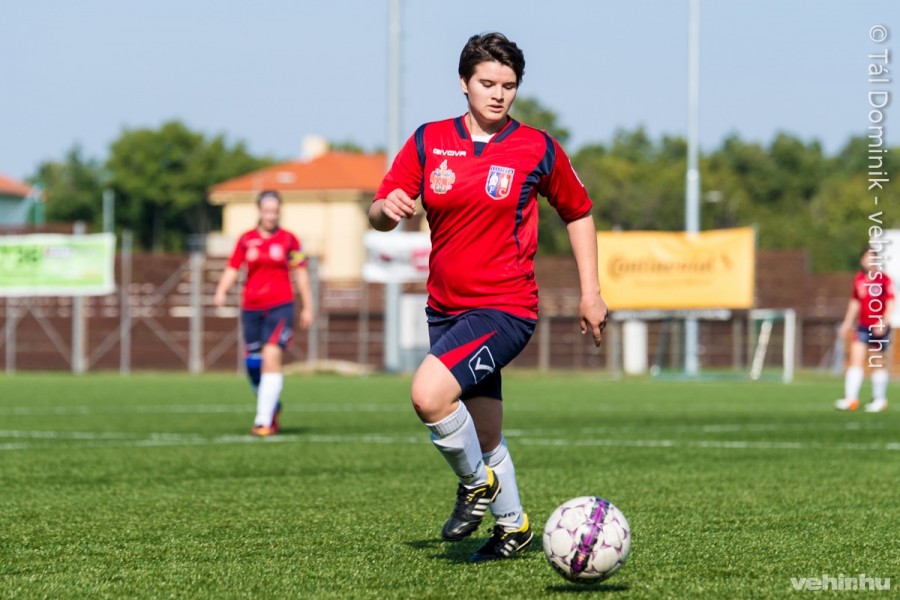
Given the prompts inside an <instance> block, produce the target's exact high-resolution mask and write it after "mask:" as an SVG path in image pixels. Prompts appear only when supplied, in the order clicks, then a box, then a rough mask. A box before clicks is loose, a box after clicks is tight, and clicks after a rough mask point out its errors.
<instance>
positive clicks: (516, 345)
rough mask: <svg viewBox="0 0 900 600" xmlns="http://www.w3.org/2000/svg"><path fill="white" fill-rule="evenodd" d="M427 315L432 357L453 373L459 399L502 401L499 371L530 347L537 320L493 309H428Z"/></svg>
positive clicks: (426, 310)
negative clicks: (444, 311)
mask: <svg viewBox="0 0 900 600" xmlns="http://www.w3.org/2000/svg"><path fill="white" fill-rule="evenodd" d="M425 314H426V315H427V316H428V337H429V338H431V354H433V355H435V356H436V357H437V358H438V359H439V360H440V361H441V362H442V363H444V366H446V367H447V368H448V369H450V372H451V373H453V376H454V377H455V378H456V381H457V382H458V383H459V387H461V388H462V394H460V398H461V399H463V400H467V399H469V398H475V397H477V396H487V397H488V398H497V399H498V400H502V399H503V394H502V393H501V390H500V387H501V380H500V369H502V368H503V367H505V366H506V365H508V364H509V363H510V362H511V361H512V359H514V358H515V357H516V356H518V355H519V353H520V352H521V351H522V350H523V349H524V348H525V346H527V345H528V340H530V339H531V336H532V334H533V333H534V328H535V325H537V321H532V320H531V319H523V318H521V317H516V316H513V315H511V314H509V313H505V312H503V311H500V310H493V309H475V310H470V311H467V312H464V313H461V314H458V315H445V314H442V313H439V312H438V311H436V310H434V309H432V308H430V307H428V308H426V309H425Z"/></svg>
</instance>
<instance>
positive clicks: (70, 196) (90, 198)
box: [30, 146, 104, 228]
mask: <svg viewBox="0 0 900 600" xmlns="http://www.w3.org/2000/svg"><path fill="white" fill-rule="evenodd" d="M103 178H104V174H103V169H102V167H101V166H100V164H99V163H98V162H97V161H96V160H93V159H89V158H85V157H84V156H83V154H82V150H81V148H80V147H79V146H74V147H72V148H71V149H70V150H69V151H68V152H66V156H65V158H63V160H62V161H60V162H53V161H50V162H44V163H42V164H41V165H40V166H39V167H38V170H37V173H36V174H35V175H34V176H33V177H31V178H30V179H31V181H32V182H34V183H38V184H40V185H41V187H42V188H43V190H44V201H45V210H46V212H45V217H46V219H47V220H48V221H51V222H71V221H84V222H85V223H88V224H90V225H92V226H93V227H94V228H99V226H101V221H102V218H103V217H102V215H103V211H102V189H103V183H102V182H103Z"/></svg>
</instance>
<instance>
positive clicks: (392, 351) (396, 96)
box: [384, 0, 403, 371]
mask: <svg viewBox="0 0 900 600" xmlns="http://www.w3.org/2000/svg"><path fill="white" fill-rule="evenodd" d="M401 11H402V7H401V0H389V16H388V124H387V125H388V131H387V157H386V158H387V167H386V168H390V165H391V163H392V162H393V161H394V157H395V156H397V153H398V152H399V151H400V87H401V86H400V44H401V39H400V21H401V19H400V17H401ZM402 228H403V222H402V221H401V223H400V225H398V226H397V228H396V229H394V230H393V231H394V232H399V231H400V230H402ZM400 295H401V290H400V284H399V283H394V282H391V283H386V284H385V286H384V368H385V369H386V370H388V371H399V370H400V369H401V365H400Z"/></svg>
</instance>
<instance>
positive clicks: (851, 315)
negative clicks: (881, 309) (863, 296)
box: [839, 298, 859, 337]
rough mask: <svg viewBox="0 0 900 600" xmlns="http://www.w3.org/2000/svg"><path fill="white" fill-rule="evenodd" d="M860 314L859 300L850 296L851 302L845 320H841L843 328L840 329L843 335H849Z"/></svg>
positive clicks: (848, 304)
mask: <svg viewBox="0 0 900 600" xmlns="http://www.w3.org/2000/svg"><path fill="white" fill-rule="evenodd" d="M858 316H859V300H857V299H856V298H850V302H848V303H847V312H846V313H845V314H844V320H843V321H842V322H841V328H840V330H839V332H840V334H841V337H847V336H848V335H849V334H850V331H851V330H852V329H853V326H854V324H855V323H856V319H857V317H858Z"/></svg>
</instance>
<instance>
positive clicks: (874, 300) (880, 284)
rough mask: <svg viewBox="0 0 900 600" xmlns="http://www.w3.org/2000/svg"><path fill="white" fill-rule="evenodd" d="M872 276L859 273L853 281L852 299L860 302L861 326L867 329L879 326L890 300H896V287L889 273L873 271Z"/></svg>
mask: <svg viewBox="0 0 900 600" xmlns="http://www.w3.org/2000/svg"><path fill="white" fill-rule="evenodd" d="M871 274H872V277H869V274H868V273H864V272H862V271H859V272H858V273H857V274H856V279H854V280H853V296H852V297H853V299H855V300H859V324H860V325H863V326H865V327H871V326H872V325H876V324H879V323H880V318H881V317H882V316H884V311H885V309H887V303H888V300H893V299H894V286H893V284H892V283H891V278H890V277H888V276H887V273H884V272H882V271H874V270H873V271H872V272H871ZM885 325H890V323H885Z"/></svg>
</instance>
